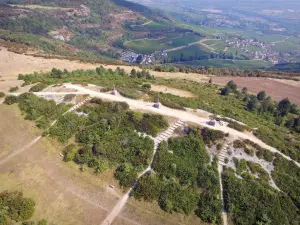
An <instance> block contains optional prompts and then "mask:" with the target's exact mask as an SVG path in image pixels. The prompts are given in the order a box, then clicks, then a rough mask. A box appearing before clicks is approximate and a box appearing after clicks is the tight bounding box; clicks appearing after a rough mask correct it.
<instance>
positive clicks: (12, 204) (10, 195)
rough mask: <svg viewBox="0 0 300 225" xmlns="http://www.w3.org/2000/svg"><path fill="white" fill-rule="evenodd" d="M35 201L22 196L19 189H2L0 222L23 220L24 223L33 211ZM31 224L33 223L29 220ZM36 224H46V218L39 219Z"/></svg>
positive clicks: (8, 222) (0, 195) (11, 222)
mask: <svg viewBox="0 0 300 225" xmlns="http://www.w3.org/2000/svg"><path fill="white" fill-rule="evenodd" d="M34 210H35V202H34V200H33V199H31V198H27V197H24V196H23V193H22V192H19V191H13V192H10V191H4V192H1V193H0V224H13V223H16V222H21V221H23V223H22V224H26V223H27V221H25V220H29V219H30V218H31V217H32V216H33V213H34ZM31 224H34V223H33V222H31ZM38 225H47V221H46V220H41V221H39V222H38Z"/></svg>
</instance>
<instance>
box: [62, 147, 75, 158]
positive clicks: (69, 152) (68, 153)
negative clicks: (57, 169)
mask: <svg viewBox="0 0 300 225" xmlns="http://www.w3.org/2000/svg"><path fill="white" fill-rule="evenodd" d="M76 151H77V146H76V145H74V144H70V145H68V146H66V147H65V148H64V150H63V155H64V161H65V162H69V161H72V160H73V159H74V157H75V154H76Z"/></svg>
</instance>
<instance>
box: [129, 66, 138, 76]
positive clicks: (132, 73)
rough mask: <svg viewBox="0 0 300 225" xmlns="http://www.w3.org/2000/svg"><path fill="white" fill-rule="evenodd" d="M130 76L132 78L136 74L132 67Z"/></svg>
mask: <svg viewBox="0 0 300 225" xmlns="http://www.w3.org/2000/svg"><path fill="white" fill-rule="evenodd" d="M130 76H131V77H132V78H136V76H137V74H136V70H135V69H134V68H133V69H132V70H131V72H130Z"/></svg>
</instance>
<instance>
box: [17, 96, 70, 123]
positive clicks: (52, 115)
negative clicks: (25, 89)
mask: <svg viewBox="0 0 300 225" xmlns="http://www.w3.org/2000/svg"><path fill="white" fill-rule="evenodd" d="M18 103H19V107H20V109H21V110H22V111H23V112H25V113H26V117H25V119H28V120H35V121H36V125H37V127H39V128H41V129H46V128H48V127H49V125H50V123H51V122H52V121H54V120H55V119H57V118H58V117H60V116H61V115H62V114H63V113H64V112H65V111H67V110H68V108H69V106H66V105H64V104H58V105H57V104H56V103H55V101H53V100H50V101H47V100H45V99H43V98H40V97H37V96H36V95H34V94H32V93H24V94H22V95H20V96H19V97H18Z"/></svg>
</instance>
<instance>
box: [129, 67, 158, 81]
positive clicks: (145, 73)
mask: <svg viewBox="0 0 300 225" xmlns="http://www.w3.org/2000/svg"><path fill="white" fill-rule="evenodd" d="M130 77H132V78H146V79H147V80H154V76H153V75H151V74H150V72H149V70H145V69H142V70H141V71H139V70H138V71H136V69H134V68H133V69H132V70H131V72H130Z"/></svg>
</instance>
